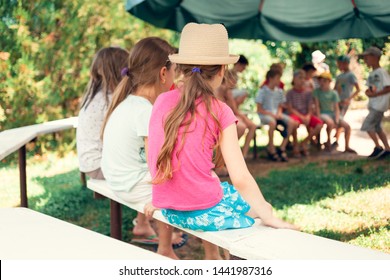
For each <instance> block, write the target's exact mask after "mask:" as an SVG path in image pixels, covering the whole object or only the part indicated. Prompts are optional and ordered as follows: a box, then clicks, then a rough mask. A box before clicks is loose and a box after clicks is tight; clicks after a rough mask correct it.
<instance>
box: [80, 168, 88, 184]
mask: <svg viewBox="0 0 390 280" xmlns="http://www.w3.org/2000/svg"><path fill="white" fill-rule="evenodd" d="M80 180H81V186H82V187H84V188H86V187H87V178H86V175H85V173H84V172H80Z"/></svg>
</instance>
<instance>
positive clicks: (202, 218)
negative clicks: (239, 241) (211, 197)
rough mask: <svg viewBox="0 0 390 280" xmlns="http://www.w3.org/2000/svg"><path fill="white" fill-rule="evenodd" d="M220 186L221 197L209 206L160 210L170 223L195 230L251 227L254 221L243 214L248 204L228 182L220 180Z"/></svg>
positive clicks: (247, 209)
mask: <svg viewBox="0 0 390 280" xmlns="http://www.w3.org/2000/svg"><path fill="white" fill-rule="evenodd" d="M221 187H222V190H223V197H222V199H221V201H220V202H219V203H218V204H217V205H215V206H213V207H211V208H207V209H203V210H195V211H177V210H172V209H162V210H161V212H162V214H163V215H164V217H165V218H166V219H167V220H168V221H169V222H170V223H171V224H174V225H177V226H180V227H182V228H188V229H192V230H197V231H218V230H225V229H237V228H246V227H251V226H252V225H253V224H254V222H255V221H254V219H252V218H251V217H249V216H247V215H245V214H246V213H247V212H248V211H249V209H250V206H249V204H248V203H247V202H246V201H245V200H244V199H243V198H242V196H241V195H240V194H239V193H238V192H237V190H236V189H235V188H234V186H232V185H230V184H229V183H228V182H222V183H221Z"/></svg>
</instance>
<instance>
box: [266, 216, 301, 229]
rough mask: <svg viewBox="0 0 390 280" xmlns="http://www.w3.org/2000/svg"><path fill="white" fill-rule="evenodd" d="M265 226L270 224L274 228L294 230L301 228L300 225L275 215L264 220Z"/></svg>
mask: <svg viewBox="0 0 390 280" xmlns="http://www.w3.org/2000/svg"><path fill="white" fill-rule="evenodd" d="M262 222H263V224H264V225H265V226H269V227H272V228H283V229H292V230H299V227H298V226H296V225H293V224H290V223H288V222H286V221H283V220H282V219H279V218H277V217H275V216H273V217H272V218H270V219H268V220H266V221H262Z"/></svg>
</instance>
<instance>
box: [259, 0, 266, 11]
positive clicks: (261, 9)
mask: <svg viewBox="0 0 390 280" xmlns="http://www.w3.org/2000/svg"><path fill="white" fill-rule="evenodd" d="M264 1H265V0H260V4H259V13H260V14H261V12H262V11H263V5H264Z"/></svg>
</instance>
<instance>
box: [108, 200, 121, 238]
mask: <svg viewBox="0 0 390 280" xmlns="http://www.w3.org/2000/svg"><path fill="white" fill-rule="evenodd" d="M110 208H111V209H110V210H111V237H113V238H116V239H119V240H122V209H121V205H120V203H118V202H116V201H113V200H110Z"/></svg>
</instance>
